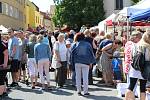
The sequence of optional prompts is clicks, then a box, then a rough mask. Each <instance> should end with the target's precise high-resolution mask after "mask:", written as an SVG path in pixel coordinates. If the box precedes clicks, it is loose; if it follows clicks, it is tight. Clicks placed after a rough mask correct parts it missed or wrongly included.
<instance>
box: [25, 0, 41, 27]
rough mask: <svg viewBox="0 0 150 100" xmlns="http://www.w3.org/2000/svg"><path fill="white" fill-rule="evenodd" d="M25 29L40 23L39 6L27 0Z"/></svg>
mask: <svg viewBox="0 0 150 100" xmlns="http://www.w3.org/2000/svg"><path fill="white" fill-rule="evenodd" d="M25 8H26V29H28V28H29V27H31V28H36V27H37V26H39V25H40V12H39V8H38V7H37V6H36V5H35V4H34V3H33V2H30V1H29V0H26V6H25Z"/></svg>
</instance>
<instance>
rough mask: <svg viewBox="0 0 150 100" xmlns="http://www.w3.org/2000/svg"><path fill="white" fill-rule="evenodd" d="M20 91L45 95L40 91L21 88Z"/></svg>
mask: <svg viewBox="0 0 150 100" xmlns="http://www.w3.org/2000/svg"><path fill="white" fill-rule="evenodd" d="M18 90H20V91H22V92H31V93H36V94H43V92H42V91H40V90H39V89H28V88H19V89H18Z"/></svg>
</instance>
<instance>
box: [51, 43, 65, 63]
mask: <svg viewBox="0 0 150 100" xmlns="http://www.w3.org/2000/svg"><path fill="white" fill-rule="evenodd" d="M54 50H56V51H59V55H60V60H61V61H67V48H66V44H65V43H64V42H63V43H60V42H59V45H57V42H56V43H55V44H54Z"/></svg>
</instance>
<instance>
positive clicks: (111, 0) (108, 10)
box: [103, 0, 133, 18]
mask: <svg viewBox="0 0 150 100" xmlns="http://www.w3.org/2000/svg"><path fill="white" fill-rule="evenodd" d="M103 2H104V10H105V17H106V18H107V17H108V16H110V15H111V14H112V13H118V12H119V11H120V10H121V9H123V8H124V7H128V6H131V5H132V4H133V3H132V1H131V0H103Z"/></svg>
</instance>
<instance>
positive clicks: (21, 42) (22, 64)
mask: <svg viewBox="0 0 150 100" xmlns="http://www.w3.org/2000/svg"><path fill="white" fill-rule="evenodd" d="M18 40H19V61H20V63H19V74H20V75H19V76H21V71H23V82H25V78H26V68H25V65H26V62H27V54H26V52H25V47H26V45H27V43H28V41H27V40H26V39H25V34H24V32H23V31H21V30H20V31H18ZM19 78H20V79H21V77H19Z"/></svg>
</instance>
